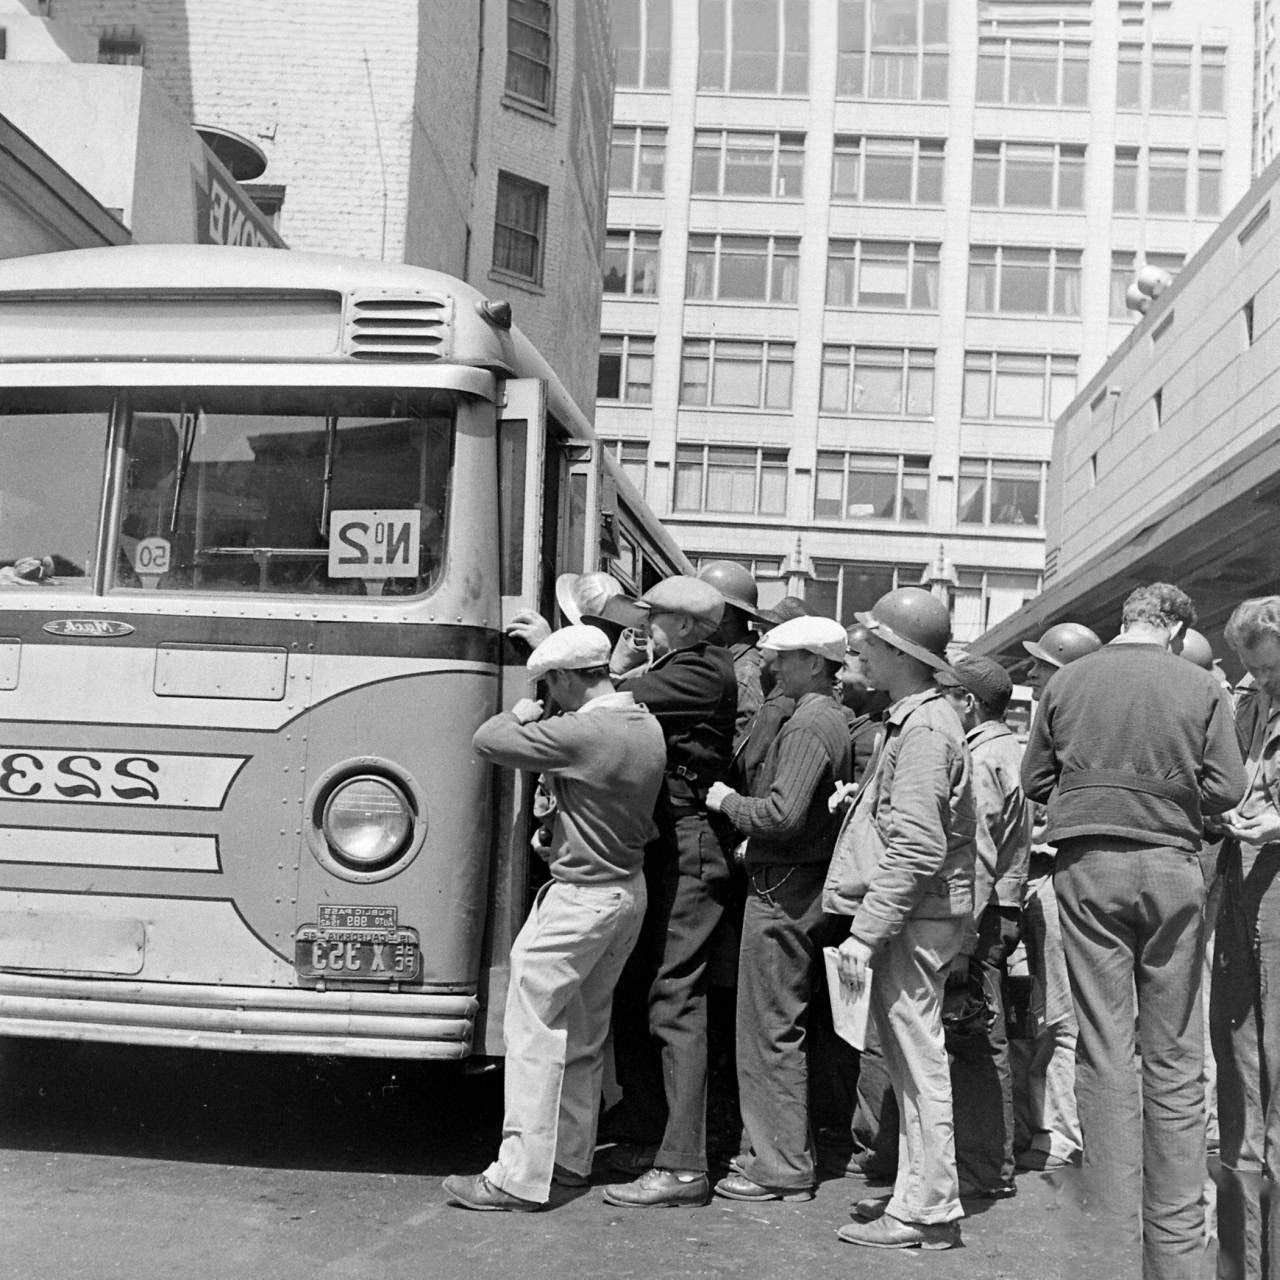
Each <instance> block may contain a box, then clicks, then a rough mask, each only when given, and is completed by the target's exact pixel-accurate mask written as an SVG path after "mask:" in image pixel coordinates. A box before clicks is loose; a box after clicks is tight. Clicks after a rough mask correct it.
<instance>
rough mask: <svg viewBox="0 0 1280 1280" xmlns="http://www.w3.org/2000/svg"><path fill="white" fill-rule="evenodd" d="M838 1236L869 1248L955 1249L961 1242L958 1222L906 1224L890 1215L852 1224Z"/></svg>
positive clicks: (848, 1241)
mask: <svg viewBox="0 0 1280 1280" xmlns="http://www.w3.org/2000/svg"><path fill="white" fill-rule="evenodd" d="M836 1235H837V1236H839V1237H840V1239H841V1240H843V1241H844V1242H845V1244H862V1245H866V1246H867V1247H868V1248H869V1249H954V1248H955V1247H956V1245H958V1244H959V1243H960V1224H959V1223H958V1222H902V1221H901V1220H900V1219H898V1218H892V1217H890V1216H889V1215H888V1214H887V1213H885V1214H881V1216H880V1217H878V1218H876V1219H874V1220H873V1221H871V1222H850V1223H849V1224H848V1225H847V1226H844V1227H841V1228H840V1229H839V1230H838V1231H837V1232H836Z"/></svg>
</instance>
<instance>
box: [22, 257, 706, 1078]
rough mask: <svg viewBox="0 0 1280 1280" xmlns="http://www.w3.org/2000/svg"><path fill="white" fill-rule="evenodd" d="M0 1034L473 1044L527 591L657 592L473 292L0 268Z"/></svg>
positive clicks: (265, 1046) (510, 342) (298, 267)
mask: <svg viewBox="0 0 1280 1280" xmlns="http://www.w3.org/2000/svg"><path fill="white" fill-rule="evenodd" d="M0 457H2V458H3V460H4V461H3V466H0V1035H10V1036H39V1037H53V1038H66V1039H86V1040H103V1041H116V1042H123V1043H132V1044H152V1045H170V1046H192V1047H209V1048H218V1049H246V1050H262V1051H281V1052H305V1053H326V1054H345V1055H354V1056H369V1057H395V1058H419V1059H423V1058H429V1059H459V1058H464V1057H467V1056H469V1055H485V1056H491V1057H496V1056H498V1055H500V1054H501V1052H502V1043H501V1015H502V1003H503V997H504V995H505V991H506V980H507V954H508V951H509V948H510V944H511V941H512V939H513V938H514V935H515V933H516V931H517V930H518V928H519V926H520V924H521V922H522V920H523V917H524V915H525V911H526V908H527V906H528V900H529V888H530V868H529V847H528V834H529V832H528V810H529V802H530V797H529V795H528V789H529V786H530V780H529V779H527V778H525V777H522V776H519V775H513V774H512V773H510V772H509V771H506V770H492V769H490V768H489V767H488V766H486V765H483V764H482V763H481V762H479V761H478V760H477V759H476V757H475V756H474V754H473V753H472V750H471V736H472V733H473V731H474V730H475V728H476V727H477V725H479V724H480V723H481V722H482V721H484V720H485V719H486V718H487V717H488V716H490V715H492V714H493V713H494V712H495V711H496V710H498V709H499V708H500V707H501V706H503V705H510V704H511V703H512V702H514V700H515V699H516V698H517V697H519V696H520V695H521V694H522V693H525V692H527V683H526V679H525V672H524V665H523V664H524V658H525V656H526V653H527V651H525V650H523V648H522V647H521V646H519V645H516V644H515V643H514V642H512V641H510V640H508V639H507V638H506V637H505V636H504V624H505V623H506V622H507V621H508V620H509V619H510V618H511V616H512V614H513V613H514V612H515V611H516V610H519V609H523V608H533V609H537V610H538V611H539V612H542V613H543V614H544V615H545V616H547V617H551V616H552V614H553V608H554V605H553V598H554V584H555V580H556V577H557V575H558V574H560V573H562V572H582V571H587V570H594V569H604V570H607V571H616V572H617V574H618V576H619V577H620V578H622V579H623V580H624V581H625V583H626V584H627V586H628V587H629V588H631V589H632V590H636V591H642V590H644V589H645V588H646V587H647V586H649V585H651V584H652V583H653V582H654V581H656V580H658V579H660V578H662V577H665V576H667V575H669V574H671V573H680V572H690V571H691V566H690V564H689V561H688V560H687V559H686V558H685V556H684V555H683V554H682V553H681V551H680V550H679V548H678V547H677V546H676V544H675V543H674V541H673V540H672V539H671V537H670V536H669V534H667V533H666V532H665V531H664V530H663V528H662V526H661V525H660V524H659V523H658V521H657V520H656V519H655V518H654V516H653V515H652V514H651V513H650V511H649V510H648V508H647V507H646V506H645V504H644V500H643V498H642V497H641V495H640V494H639V493H638V492H637V491H636V489H635V488H634V487H633V485H632V484H630V483H629V482H628V480H627V478H626V476H625V475H624V474H623V473H622V471H621V469H620V468H619V467H618V466H617V465H616V464H615V463H614V461H613V460H612V459H610V458H609V457H607V456H605V451H604V450H603V449H602V448H601V447H600V442H599V441H597V440H595V439H594V437H593V433H592V430H591V426H590V424H589V422H588V421H587V419H586V418H585V417H584V416H583V414H582V413H581V412H580V410H579V409H578V408H577V407H576V406H575V405H574V404H573V403H572V401H571V400H570V398H569V397H568V395H567V394H566V392H565V391H564V388H563V387H562V385H561V383H560V382H559V381H558V379H557V378H556V376H555V374H554V373H553V372H552V370H551V369H550V368H549V367H548V366H547V364H546V362H545V361H544V360H543V359H542V358H541V357H540V356H539V354H538V353H537V351H536V350H535V349H534V348H533V346H532V345H531V343H530V342H529V341H528V340H527V339H526V338H525V337H524V336H522V335H521V333H520V332H519V331H518V329H516V328H515V327H514V326H513V325H512V323H511V311H510V307H509V305H508V304H506V303H505V302H502V301H498V300H494V299H491V298H487V297H485V296H484V295H483V294H482V293H480V292H478V291H477V290H475V289H473V288H472V287H470V286H468V285H466V284H464V283H462V282H460V281H457V280H454V279H451V278H450V277H448V276H445V275H442V274H439V273H437V272H432V271H428V270H423V269H419V268H415V267H407V266H401V265H388V264H382V263H375V262H366V261H358V260H348V259H341V258H329V257H323V256H319V255H309V254H303V253H294V252H279V251H274V250H266V249H251V248H228V247H212V246H211V247H194V248H193V247H190V246H181V247H176V246H146V247H133V246H129V247H121V248H112V249H93V250H84V251H74V252H66V253H58V254H53V255H48V256H43V257H31V258H25V259H18V260H12V261H9V262H5V263H3V264H0Z"/></svg>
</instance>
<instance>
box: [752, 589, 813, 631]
mask: <svg viewBox="0 0 1280 1280" xmlns="http://www.w3.org/2000/svg"><path fill="white" fill-rule="evenodd" d="M761 614H762V616H763V619H764V621H765V622H771V623H773V625H774V626H775V627H776V626H777V625H778V623H780V622H790V621H791V619H792V618H806V617H808V616H809V610H808V609H807V608H806V607H805V603H804V601H803V600H801V599H800V597H799V596H783V597H782V599H781V600H779V601H778V603H777V604H775V605H774V606H773V608H772V609H763V610H761Z"/></svg>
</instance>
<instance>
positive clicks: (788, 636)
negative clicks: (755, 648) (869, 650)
mask: <svg viewBox="0 0 1280 1280" xmlns="http://www.w3.org/2000/svg"><path fill="white" fill-rule="evenodd" d="M760 648H761V649H764V650H765V651H766V652H773V653H788V652H792V651H796V650H801V651H803V652H805V653H813V654H817V655H818V657H820V658H827V659H828V660H830V661H831V662H843V661H844V655H845V653H846V651H847V649H848V638H847V637H846V636H845V633H844V628H843V627H842V626H841V625H840V624H839V623H838V622H837V621H836V620H835V619H834V618H814V617H804V618H792V619H791V621H790V622H780V623H779V624H778V625H777V626H776V627H774V628H773V629H772V630H771V631H766V632H765V633H764V635H763V636H762V637H761V640H760Z"/></svg>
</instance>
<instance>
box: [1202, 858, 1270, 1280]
mask: <svg viewBox="0 0 1280 1280" xmlns="http://www.w3.org/2000/svg"><path fill="white" fill-rule="evenodd" d="M1220 866H1221V869H1222V906H1221V910H1220V912H1219V915H1218V929H1217V944H1216V950H1215V953H1214V965H1213V985H1212V992H1211V995H1210V1000H1209V1026H1210V1035H1211V1037H1212V1041H1213V1053H1214V1057H1215V1058H1216V1059H1217V1063H1218V1128H1219V1134H1220V1142H1221V1148H1220V1149H1221V1163H1222V1168H1221V1173H1220V1174H1219V1177H1218V1276H1219V1280H1280V1209H1278V1208H1277V1206H1276V1203H1275V1186H1276V1180H1277V1176H1280V844H1268V845H1263V846H1262V847H1261V848H1260V849H1259V848H1256V847H1250V846H1247V845H1246V846H1243V847H1241V846H1239V845H1236V844H1235V843H1234V842H1232V843H1231V844H1228V845H1227V846H1226V847H1225V848H1224V850H1223V856H1222V860H1221V863H1220Z"/></svg>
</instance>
